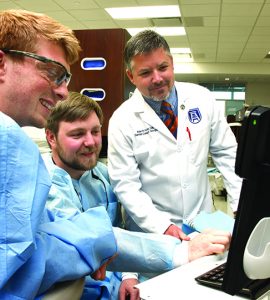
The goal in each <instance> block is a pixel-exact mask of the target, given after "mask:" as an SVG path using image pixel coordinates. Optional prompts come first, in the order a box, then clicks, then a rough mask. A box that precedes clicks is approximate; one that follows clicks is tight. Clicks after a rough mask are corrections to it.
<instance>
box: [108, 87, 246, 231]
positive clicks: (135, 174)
mask: <svg viewBox="0 0 270 300" xmlns="http://www.w3.org/2000/svg"><path fill="white" fill-rule="evenodd" d="M175 86H176V89H177V95H178V136H177V140H176V139H175V138H174V137H173V135H172V134H171V133H170V132H169V130H168V129H167V127H166V126H165V125H164V123H163V122H162V121H161V120H160V118H159V117H158V115H157V114H156V113H155V112H154V110H153V109H152V108H151V107H150V106H149V105H148V104H147V103H146V102H145V101H144V99H143V97H142V96H141V94H140V92H139V91H138V90H137V89H136V90H135V92H134V94H133V95H132V97H131V98H130V99H129V100H127V101H125V102H124V103H123V104H122V105H121V106H120V107H119V108H118V109H117V110H116V111H115V112H114V114H113V116H112V117H111V119H110V122H109V131H108V139H109V147H108V168H109V175H110V179H111V183H112V186H113V188H114V192H115V193H116V195H117V197H118V199H119V200H120V202H121V203H122V204H123V206H124V208H125V210H126V211H127V213H128V215H129V216H127V226H128V228H129V229H130V230H138V227H137V225H136V224H138V225H139V227H140V229H141V230H143V231H146V232H156V233H163V232H164V231H165V230H166V229H167V228H168V226H169V225H170V224H171V223H175V224H177V225H179V226H181V224H182V222H183V220H185V219H187V220H192V219H193V218H194V217H195V216H196V215H197V214H198V213H199V212H200V211H202V210H204V211H211V209H212V197H211V191H210V185H209V181H208V176H207V160H208V152H209V151H210V153H211V155H212V158H213V161H214V162H215V164H216V166H217V168H218V169H219V171H220V172H221V173H222V175H223V177H224V184H225V187H226V189H227V192H228V199H229V201H230V204H231V206H232V209H233V210H234V211H235V210H236V209H237V204H238V198H239V194H240V189H241V182H242V181H241V179H240V178H239V177H238V176H237V175H236V174H235V173H234V165H235V156H236V148H237V143H236V140H235V137H234V135H233V133H232V131H231V129H230V128H229V126H228V124H227V122H226V120H225V118H224V116H223V115H222V113H221V111H220V110H219V108H218V107H217V105H216V100H215V99H214V97H213V96H212V94H211V93H210V91H209V90H207V89H206V88H204V87H201V86H199V85H195V84H191V83H175ZM189 115H190V116H191V117H190V119H189ZM187 128H188V129H187ZM187 130H189V132H190V134H189V133H188V132H187ZM134 221H135V222H134ZM135 223H136V224H135Z"/></svg>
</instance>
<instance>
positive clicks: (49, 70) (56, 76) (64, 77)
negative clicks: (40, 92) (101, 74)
mask: <svg viewBox="0 0 270 300" xmlns="http://www.w3.org/2000/svg"><path fill="white" fill-rule="evenodd" d="M0 50H2V51H3V52H5V53H9V54H15V55H23V56H27V57H30V58H33V59H36V60H38V61H40V62H42V63H43V64H37V68H38V70H40V71H41V72H42V73H43V74H45V76H46V77H47V78H48V79H49V80H50V81H51V82H52V83H54V84H55V85H56V86H60V85H61V84H62V83H63V82H66V85H68V84H69V82H70V79H71V73H69V72H68V71H67V69H66V68H65V66H64V65H62V64H61V63H60V62H58V61H55V60H53V59H49V58H47V57H44V56H40V55H37V54H34V53H31V52H25V51H20V50H10V49H0Z"/></svg>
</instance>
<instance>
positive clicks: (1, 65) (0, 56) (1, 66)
mask: <svg viewBox="0 0 270 300" xmlns="http://www.w3.org/2000/svg"><path fill="white" fill-rule="evenodd" d="M6 62H7V60H6V55H5V53H4V52H3V51H2V50H0V80H2V77H3V75H5V74H6V69H7V63H6Z"/></svg>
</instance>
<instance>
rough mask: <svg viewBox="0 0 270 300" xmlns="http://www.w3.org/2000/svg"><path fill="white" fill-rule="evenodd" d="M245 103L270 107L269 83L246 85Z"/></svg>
mask: <svg viewBox="0 0 270 300" xmlns="http://www.w3.org/2000/svg"><path fill="white" fill-rule="evenodd" d="M246 103H247V104H249V105H264V106H270V82H269V83H256V82H255V83H248V84H247V86H246Z"/></svg>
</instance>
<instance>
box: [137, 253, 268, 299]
mask: <svg viewBox="0 0 270 300" xmlns="http://www.w3.org/2000/svg"><path fill="white" fill-rule="evenodd" d="M225 259H226V257H224V256H223V257H220V256H214V255H213V256H207V257H203V258H200V259H198V260H195V261H193V262H191V263H189V264H186V265H184V266H182V267H179V268H176V269H174V270H172V271H169V272H167V273H164V274H162V275H159V276H157V277H155V278H152V279H150V280H147V281H145V282H142V283H140V284H138V285H137V287H138V288H139V289H140V296H141V299H143V300H164V299H168V300H178V299H192V300H196V299H207V300H217V299H218V300H228V299H234V300H238V299H241V300H243V299H246V298H242V297H239V296H231V295H229V294H226V293H224V292H222V291H219V290H216V289H213V288H210V287H206V286H203V285H200V284H199V283H197V282H196V281H195V279H194V278H195V277H196V276H198V275H201V274H202V273H204V272H206V271H208V270H210V269H211V268H214V267H215V266H218V265H220V264H221V263H223V262H224V261H225ZM260 299H261V300H269V299H270V297H269V296H267V295H264V296H262V297H260Z"/></svg>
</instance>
